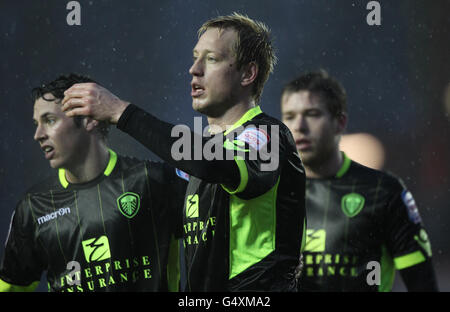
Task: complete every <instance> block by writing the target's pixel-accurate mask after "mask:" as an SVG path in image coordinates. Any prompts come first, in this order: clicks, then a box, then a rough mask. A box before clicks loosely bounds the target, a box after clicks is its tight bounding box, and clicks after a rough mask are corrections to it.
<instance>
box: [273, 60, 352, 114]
mask: <svg viewBox="0 0 450 312" xmlns="http://www.w3.org/2000/svg"><path fill="white" fill-rule="evenodd" d="M299 91H309V92H310V93H311V94H314V95H317V96H319V97H320V98H321V99H322V100H324V101H325V103H326V105H327V108H328V111H329V112H330V113H331V115H332V116H333V117H339V116H341V115H342V114H346V113H347V95H346V92H345V89H344V87H343V86H342V85H341V84H340V83H339V81H337V80H336V79H335V78H333V77H331V76H330V75H329V74H328V73H327V72H326V71H325V70H323V69H320V70H318V71H312V72H306V73H305V74H303V75H301V76H299V77H297V78H295V79H294V80H292V81H291V82H289V83H288V84H286V85H285V86H284V88H283V92H282V95H281V96H282V98H283V96H285V95H289V94H291V93H295V92H299Z"/></svg>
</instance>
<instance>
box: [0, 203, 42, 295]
mask: <svg viewBox="0 0 450 312" xmlns="http://www.w3.org/2000/svg"><path fill="white" fill-rule="evenodd" d="M34 232H35V222H34V220H33V218H32V215H31V212H30V210H29V208H28V207H27V204H26V200H23V201H21V202H20V203H19V204H18V205H17V207H16V210H15V211H14V213H13V217H12V220H11V225H10V231H9V233H8V237H7V240H6V245H5V252H4V255H3V258H2V260H1V263H0V290H2V291H30V290H31V291H32V290H34V289H35V288H36V287H37V285H38V284H39V281H40V278H41V275H42V272H43V271H44V265H43V263H42V261H41V260H40V257H39V252H38V246H37V242H36V239H35V238H34Z"/></svg>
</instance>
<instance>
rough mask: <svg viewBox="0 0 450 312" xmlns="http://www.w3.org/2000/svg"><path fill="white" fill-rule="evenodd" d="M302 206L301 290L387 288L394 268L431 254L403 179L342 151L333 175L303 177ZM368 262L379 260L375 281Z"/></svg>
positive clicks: (422, 259) (420, 260)
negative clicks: (304, 215) (304, 231)
mask: <svg viewBox="0 0 450 312" xmlns="http://www.w3.org/2000/svg"><path fill="white" fill-rule="evenodd" d="M306 209H307V215H308V226H307V239H306V245H305V249H304V253H303V262H304V267H303V271H302V275H301V279H300V282H299V288H300V290H303V291H389V290H391V288H392V284H393V280H394V274H395V271H394V270H395V269H398V270H402V269H406V268H409V267H411V266H414V265H416V264H419V263H422V262H424V261H426V260H427V259H428V258H430V257H431V248H430V244H429V241H428V238H427V234H426V232H425V230H424V227H423V224H422V221H421V218H420V215H419V212H418V210H417V206H416V204H415V202H414V199H413V197H412V195H411V193H410V192H409V191H408V190H407V189H406V188H405V186H404V185H403V183H402V182H401V181H400V180H399V179H398V178H396V177H394V176H392V175H390V174H387V173H384V172H381V171H377V170H373V169H370V168H367V167H365V166H362V165H360V164H358V163H356V162H354V161H351V160H350V159H349V158H348V157H346V156H345V154H344V163H343V166H342V168H341V169H340V170H339V172H338V173H337V175H336V176H335V177H332V178H328V179H307V180H306ZM372 261H376V262H378V263H379V265H380V266H379V269H380V272H379V273H380V285H377V284H376V283H374V281H376V279H375V275H373V274H375V271H374V270H375V266H373V265H370V266H369V268H368V264H369V263H370V262H372ZM372 264H373V263H372ZM369 274H371V275H370V276H369V280H370V282H369V283H368V281H367V279H368V275H369ZM369 284H372V285H369Z"/></svg>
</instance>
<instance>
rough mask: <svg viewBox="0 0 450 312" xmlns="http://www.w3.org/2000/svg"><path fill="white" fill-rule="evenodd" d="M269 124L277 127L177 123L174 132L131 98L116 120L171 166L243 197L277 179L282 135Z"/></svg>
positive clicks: (269, 184) (264, 187)
mask: <svg viewBox="0 0 450 312" xmlns="http://www.w3.org/2000/svg"><path fill="white" fill-rule="evenodd" d="M274 126H275V128H276V130H277V131H273V129H274V128H273V127H272V125H270V126H269V125H261V124H260V125H257V126H255V127H253V128H251V127H250V128H249V129H248V128H247V127H246V128H245V129H241V128H239V129H236V131H234V130H233V131H231V132H230V133H229V134H227V133H225V134H226V135H224V134H223V133H220V134H216V135H214V136H211V137H203V136H202V135H200V134H197V133H195V132H193V131H191V130H189V128H188V127H187V126H184V128H183V126H178V127H179V128H178V130H176V131H175V132H174V131H173V130H174V129H176V128H175V127H176V126H174V125H171V124H169V123H166V122H163V121H161V120H159V119H157V118H156V117H154V116H152V115H151V114H149V113H147V112H145V111H143V110H142V109H140V108H139V107H137V106H135V105H133V104H130V105H129V106H128V107H127V108H126V109H125V111H124V112H123V114H122V116H121V117H120V119H119V121H118V123H117V127H118V128H119V129H120V130H122V131H124V132H126V133H128V134H129V135H131V136H132V137H133V138H135V139H136V140H137V141H139V142H140V143H142V144H143V145H144V146H146V147H147V148H148V149H150V150H151V151H152V152H154V153H155V154H156V155H158V156H159V157H160V158H161V159H163V160H164V161H166V162H167V163H169V164H170V165H171V166H173V167H175V168H178V169H180V170H183V171H184V172H186V173H187V174H189V175H191V176H195V177H197V178H199V179H201V180H203V181H206V182H208V183H217V184H221V185H222V186H223V187H224V189H225V190H226V191H227V192H229V193H230V194H239V196H240V197H242V198H243V199H249V198H252V197H256V196H259V195H260V194H263V193H265V192H267V191H268V190H269V189H270V188H271V187H273V186H274V185H275V184H276V183H277V181H278V178H279V176H280V172H281V165H282V164H283V162H284V158H285V156H284V155H285V149H284V144H285V137H284V135H281V134H280V133H281V131H280V129H279V125H274ZM277 127H278V128H277ZM242 130H243V131H242ZM239 131H240V132H239ZM177 134H178V135H177ZM180 141H181V142H180ZM180 147H181V148H180ZM180 150H182V152H181V153H178V154H177V152H179V151H180ZM175 154H177V155H175ZM180 154H181V155H180ZM186 155H187V157H184V156H186Z"/></svg>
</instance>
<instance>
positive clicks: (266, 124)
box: [244, 113, 295, 145]
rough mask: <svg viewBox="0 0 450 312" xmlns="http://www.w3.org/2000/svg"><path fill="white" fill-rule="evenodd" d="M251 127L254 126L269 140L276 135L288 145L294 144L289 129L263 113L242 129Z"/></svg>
mask: <svg viewBox="0 0 450 312" xmlns="http://www.w3.org/2000/svg"><path fill="white" fill-rule="evenodd" d="M252 126H255V127H256V128H258V129H259V130H261V131H264V132H266V134H268V135H269V139H271V138H272V137H273V136H274V134H275V133H277V134H278V136H279V138H280V139H281V140H286V139H287V140H288V141H289V142H290V143H292V144H294V143H293V142H294V141H293V139H292V134H291V131H290V130H289V128H288V127H287V126H286V125H285V124H284V123H282V122H281V121H280V120H279V119H277V118H275V117H272V116H269V115H267V114H265V113H262V114H259V115H257V116H256V117H255V118H253V119H252V120H249V121H248V122H246V123H245V124H244V128H245V129H246V130H247V129H251V128H252ZM247 131H248V130H247ZM294 145H295V144H294Z"/></svg>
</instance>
